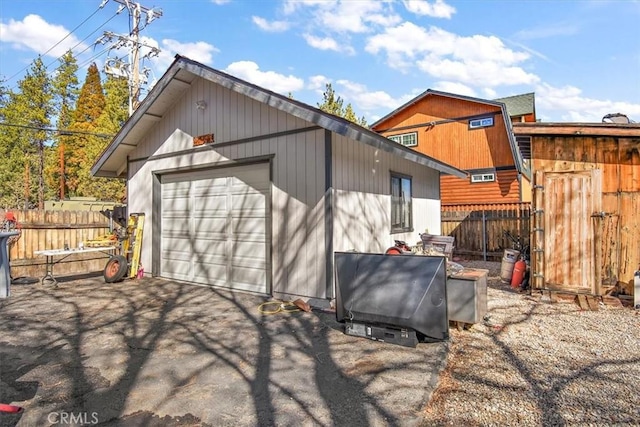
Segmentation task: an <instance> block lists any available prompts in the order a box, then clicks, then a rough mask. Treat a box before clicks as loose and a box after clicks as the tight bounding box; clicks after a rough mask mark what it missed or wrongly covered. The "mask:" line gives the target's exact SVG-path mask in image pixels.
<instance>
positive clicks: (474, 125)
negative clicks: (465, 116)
mask: <svg viewBox="0 0 640 427" xmlns="http://www.w3.org/2000/svg"><path fill="white" fill-rule="evenodd" d="M489 126H493V117H480V118H477V119H471V120H469V129H478V128H486V127H489Z"/></svg>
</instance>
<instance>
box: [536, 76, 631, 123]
mask: <svg viewBox="0 0 640 427" xmlns="http://www.w3.org/2000/svg"><path fill="white" fill-rule="evenodd" d="M535 93H536V109H537V110H538V111H540V112H541V113H542V114H540V117H539V118H541V119H543V120H545V119H546V116H547V115H548V114H549V113H550V112H553V115H552V116H553V117H560V118H561V120H562V121H572V122H601V121H602V117H604V116H605V115H607V114H609V113H622V114H626V115H627V117H629V118H630V119H632V120H634V121H640V103H639V104H633V103H630V102H619V101H610V100H598V99H593V98H588V97H585V96H584V95H583V94H582V90H580V89H579V88H577V87H575V86H563V87H554V86H551V85H549V84H547V83H542V84H540V85H538V86H536V89H535ZM556 121H558V120H556Z"/></svg>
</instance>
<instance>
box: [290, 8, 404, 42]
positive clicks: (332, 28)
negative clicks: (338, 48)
mask: <svg viewBox="0 0 640 427" xmlns="http://www.w3.org/2000/svg"><path fill="white" fill-rule="evenodd" d="M284 12H285V13H286V14H288V15H291V14H293V13H294V12H295V13H299V14H300V17H301V19H303V20H304V21H306V22H307V23H309V24H310V27H312V28H314V29H316V30H319V31H324V32H325V33H340V34H345V33H365V32H369V31H371V30H372V27H376V26H383V27H385V26H389V25H397V24H398V23H399V22H401V18H400V16H399V15H398V14H397V13H395V12H394V11H393V8H392V3H391V2H388V1H380V0H358V1H353V0H348V1H338V0H319V1H318V0H306V1H299V0H289V1H286V2H285V4H284ZM303 13H304V14H306V15H307V16H304V15H302V14H303ZM303 16H304V18H302V17H303Z"/></svg>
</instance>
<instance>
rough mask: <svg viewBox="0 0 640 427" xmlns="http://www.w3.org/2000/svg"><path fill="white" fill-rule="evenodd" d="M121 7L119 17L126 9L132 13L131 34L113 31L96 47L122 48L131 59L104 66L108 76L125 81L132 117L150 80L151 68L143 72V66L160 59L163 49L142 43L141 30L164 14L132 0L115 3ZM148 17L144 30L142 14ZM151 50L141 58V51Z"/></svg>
mask: <svg viewBox="0 0 640 427" xmlns="http://www.w3.org/2000/svg"><path fill="white" fill-rule="evenodd" d="M108 1H109V0H102V3H101V4H100V7H101V8H102V7H103V6H104V5H105V4H106V3H107V2H108ZM114 1H115V2H116V3H119V4H120V7H119V8H118V11H117V13H120V12H122V11H123V10H124V9H127V10H128V11H129V18H130V19H131V32H130V33H129V34H126V35H125V34H115V33H112V32H110V31H105V32H104V34H103V36H102V37H100V38H99V39H98V40H97V41H96V43H95V44H98V43H100V44H107V43H110V44H111V46H110V48H109V49H110V51H111V50H114V49H115V50H117V49H121V48H127V49H128V59H127V61H126V62H125V61H124V60H123V59H122V58H111V57H107V60H106V61H105V65H104V71H105V73H107V74H110V75H113V76H116V77H123V78H126V79H127V81H128V86H129V115H131V114H133V112H134V111H135V109H136V108H138V105H139V104H140V89H141V87H142V85H143V84H146V83H147V81H148V77H149V72H150V71H151V70H150V69H149V68H144V69H142V70H141V62H142V61H143V60H144V59H147V58H151V57H153V56H158V54H159V53H160V49H158V48H157V47H155V46H149V45H147V44H145V43H142V42H141V41H140V30H141V29H143V28H145V27H146V26H147V25H149V24H150V23H151V22H152V21H153V20H155V19H156V18H159V17H161V16H162V10H161V9H156V8H151V9H150V8H148V7H145V6H142V5H140V3H136V2H133V1H129V0H114ZM143 13H144V14H145V16H146V18H145V21H144V27H142V28H140V26H141V25H142V19H141V17H142V14H143ZM143 47H144V48H147V49H149V53H147V54H145V55H142V56H141V55H140V49H141V48H143Z"/></svg>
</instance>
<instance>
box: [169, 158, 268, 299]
mask: <svg viewBox="0 0 640 427" xmlns="http://www.w3.org/2000/svg"><path fill="white" fill-rule="evenodd" d="M269 188H270V181H269V165H268V164H266V163H261V164H254V165H247V166H238V167H233V168H224V169H210V170H200V171H194V172H189V173H180V174H171V175H165V176H163V177H162V206H161V209H162V213H161V218H162V226H161V227H162V235H161V238H160V241H161V250H160V259H161V260H160V275H161V276H162V277H166V278H170V279H178V280H185V281H189V282H195V283H202V284H207V285H214V286H223V287H227V288H231V289H239V290H246V291H252V292H260V293H267V292H268V280H267V278H268V272H269V271H270V268H269V259H270V253H269V248H270V241H269V227H268V226H267V225H268V223H269V212H270V204H269V199H270V196H269V194H270V191H269Z"/></svg>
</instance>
